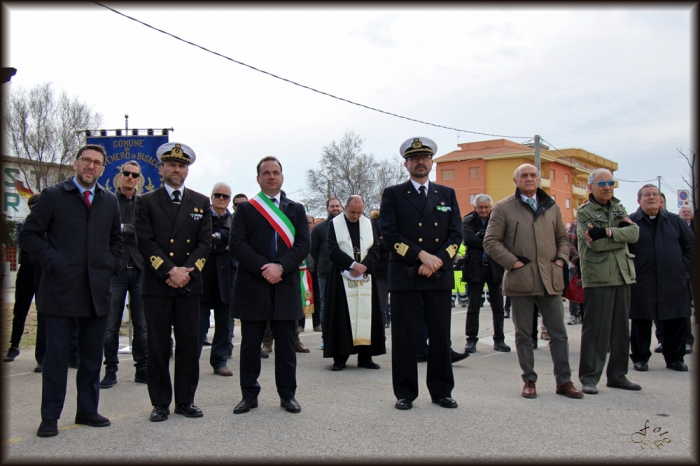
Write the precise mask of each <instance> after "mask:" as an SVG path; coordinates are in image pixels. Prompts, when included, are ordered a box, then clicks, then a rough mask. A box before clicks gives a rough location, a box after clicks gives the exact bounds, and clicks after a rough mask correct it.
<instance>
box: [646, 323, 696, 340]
mask: <svg viewBox="0 0 700 466" xmlns="http://www.w3.org/2000/svg"><path fill="white" fill-rule="evenodd" d="M664 322H666V321H665V320H655V321H654V327H656V330H655V331H654V333H655V334H656V341H658V342H659V343H663V342H664ZM685 343H686V344H688V345H690V346H693V343H695V337H694V336H693V324H692V323H691V322H690V316H688V317H686V322H685Z"/></svg>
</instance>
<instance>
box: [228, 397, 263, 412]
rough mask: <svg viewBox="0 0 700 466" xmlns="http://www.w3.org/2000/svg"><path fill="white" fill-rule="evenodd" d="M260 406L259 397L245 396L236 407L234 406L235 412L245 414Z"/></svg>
mask: <svg viewBox="0 0 700 466" xmlns="http://www.w3.org/2000/svg"><path fill="white" fill-rule="evenodd" d="M257 407H258V399H257V398H243V399H242V400H241V402H240V403H238V404H237V405H236V407H235V408H233V414H243V413H247V412H248V411H250V410H251V409H253V408H257Z"/></svg>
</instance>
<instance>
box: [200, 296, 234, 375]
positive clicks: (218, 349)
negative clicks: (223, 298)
mask: <svg viewBox="0 0 700 466" xmlns="http://www.w3.org/2000/svg"><path fill="white" fill-rule="evenodd" d="M212 309H213V310H214V339H213V340H212V342H211V353H210V354H209V364H211V367H213V368H214V369H218V368H219V367H221V366H225V365H226V356H227V355H228V350H229V335H230V334H231V328H230V326H231V305H230V304H228V303H222V302H216V303H208V302H207V303H203V302H200V303H199V312H200V314H199V354H200V357H201V354H202V346H204V339H205V338H206V336H207V332H209V312H210V311H211V310H212Z"/></svg>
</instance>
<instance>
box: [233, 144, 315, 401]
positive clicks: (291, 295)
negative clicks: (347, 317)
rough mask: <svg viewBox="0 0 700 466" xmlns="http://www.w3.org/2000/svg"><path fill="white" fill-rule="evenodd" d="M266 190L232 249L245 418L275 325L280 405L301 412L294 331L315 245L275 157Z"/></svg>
mask: <svg viewBox="0 0 700 466" xmlns="http://www.w3.org/2000/svg"><path fill="white" fill-rule="evenodd" d="M257 171H258V176H257V182H258V184H259V185H260V189H261V192H260V193H259V194H258V195H257V196H255V197H253V198H252V199H250V201H248V202H243V203H240V204H238V206H237V208H236V215H234V216H233V224H232V226H231V234H230V242H229V247H230V250H231V254H232V255H233V256H234V257H235V258H236V259H237V260H238V272H237V274H236V281H235V283H234V286H233V290H234V291H233V302H232V306H231V308H232V310H233V316H234V317H235V318H237V319H240V320H241V363H240V378H241V391H242V392H243V399H242V400H241V402H240V403H238V405H236V407H235V408H234V410H233V412H234V414H242V413H246V412H248V411H250V410H251V409H252V408H257V406H258V394H259V393H260V384H258V376H259V375H260V368H261V365H260V345H261V343H262V339H263V334H264V332H265V323H266V321H270V326H271V328H272V333H273V335H274V339H275V382H276V383H277V393H278V394H279V396H280V405H281V406H282V407H283V408H285V409H286V410H287V411H289V412H291V413H298V412H300V411H301V406H299V403H297V401H296V400H295V399H294V395H295V392H296V387H297V384H296V362H297V360H296V353H295V351H294V331H295V329H296V327H297V321H298V320H299V319H301V318H302V317H303V315H304V313H303V310H302V296H301V286H300V280H299V265H300V264H301V263H302V261H303V260H304V259H305V258H306V256H307V254H308V253H309V249H310V247H311V240H310V236H309V227H308V224H307V220H306V212H305V210H304V206H303V205H301V204H298V203H296V202H294V201H292V200H290V199H288V198H287V197H286V196H285V195H284V194H282V193H281V192H280V191H281V189H282V182H283V181H284V176H283V175H282V164H281V163H280V162H279V160H277V159H276V158H275V157H265V158H263V159H262V160H261V161H260V162H259V163H258V166H257Z"/></svg>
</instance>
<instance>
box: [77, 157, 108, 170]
mask: <svg viewBox="0 0 700 466" xmlns="http://www.w3.org/2000/svg"><path fill="white" fill-rule="evenodd" d="M78 160H80V163H82V164H83V165H84V166H86V167H89V166H90V164H93V165H94V166H95V168H101V167H104V165H105V164H104V162H101V161H99V160H92V159H91V158H90V157H80V158H79V159H78Z"/></svg>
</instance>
